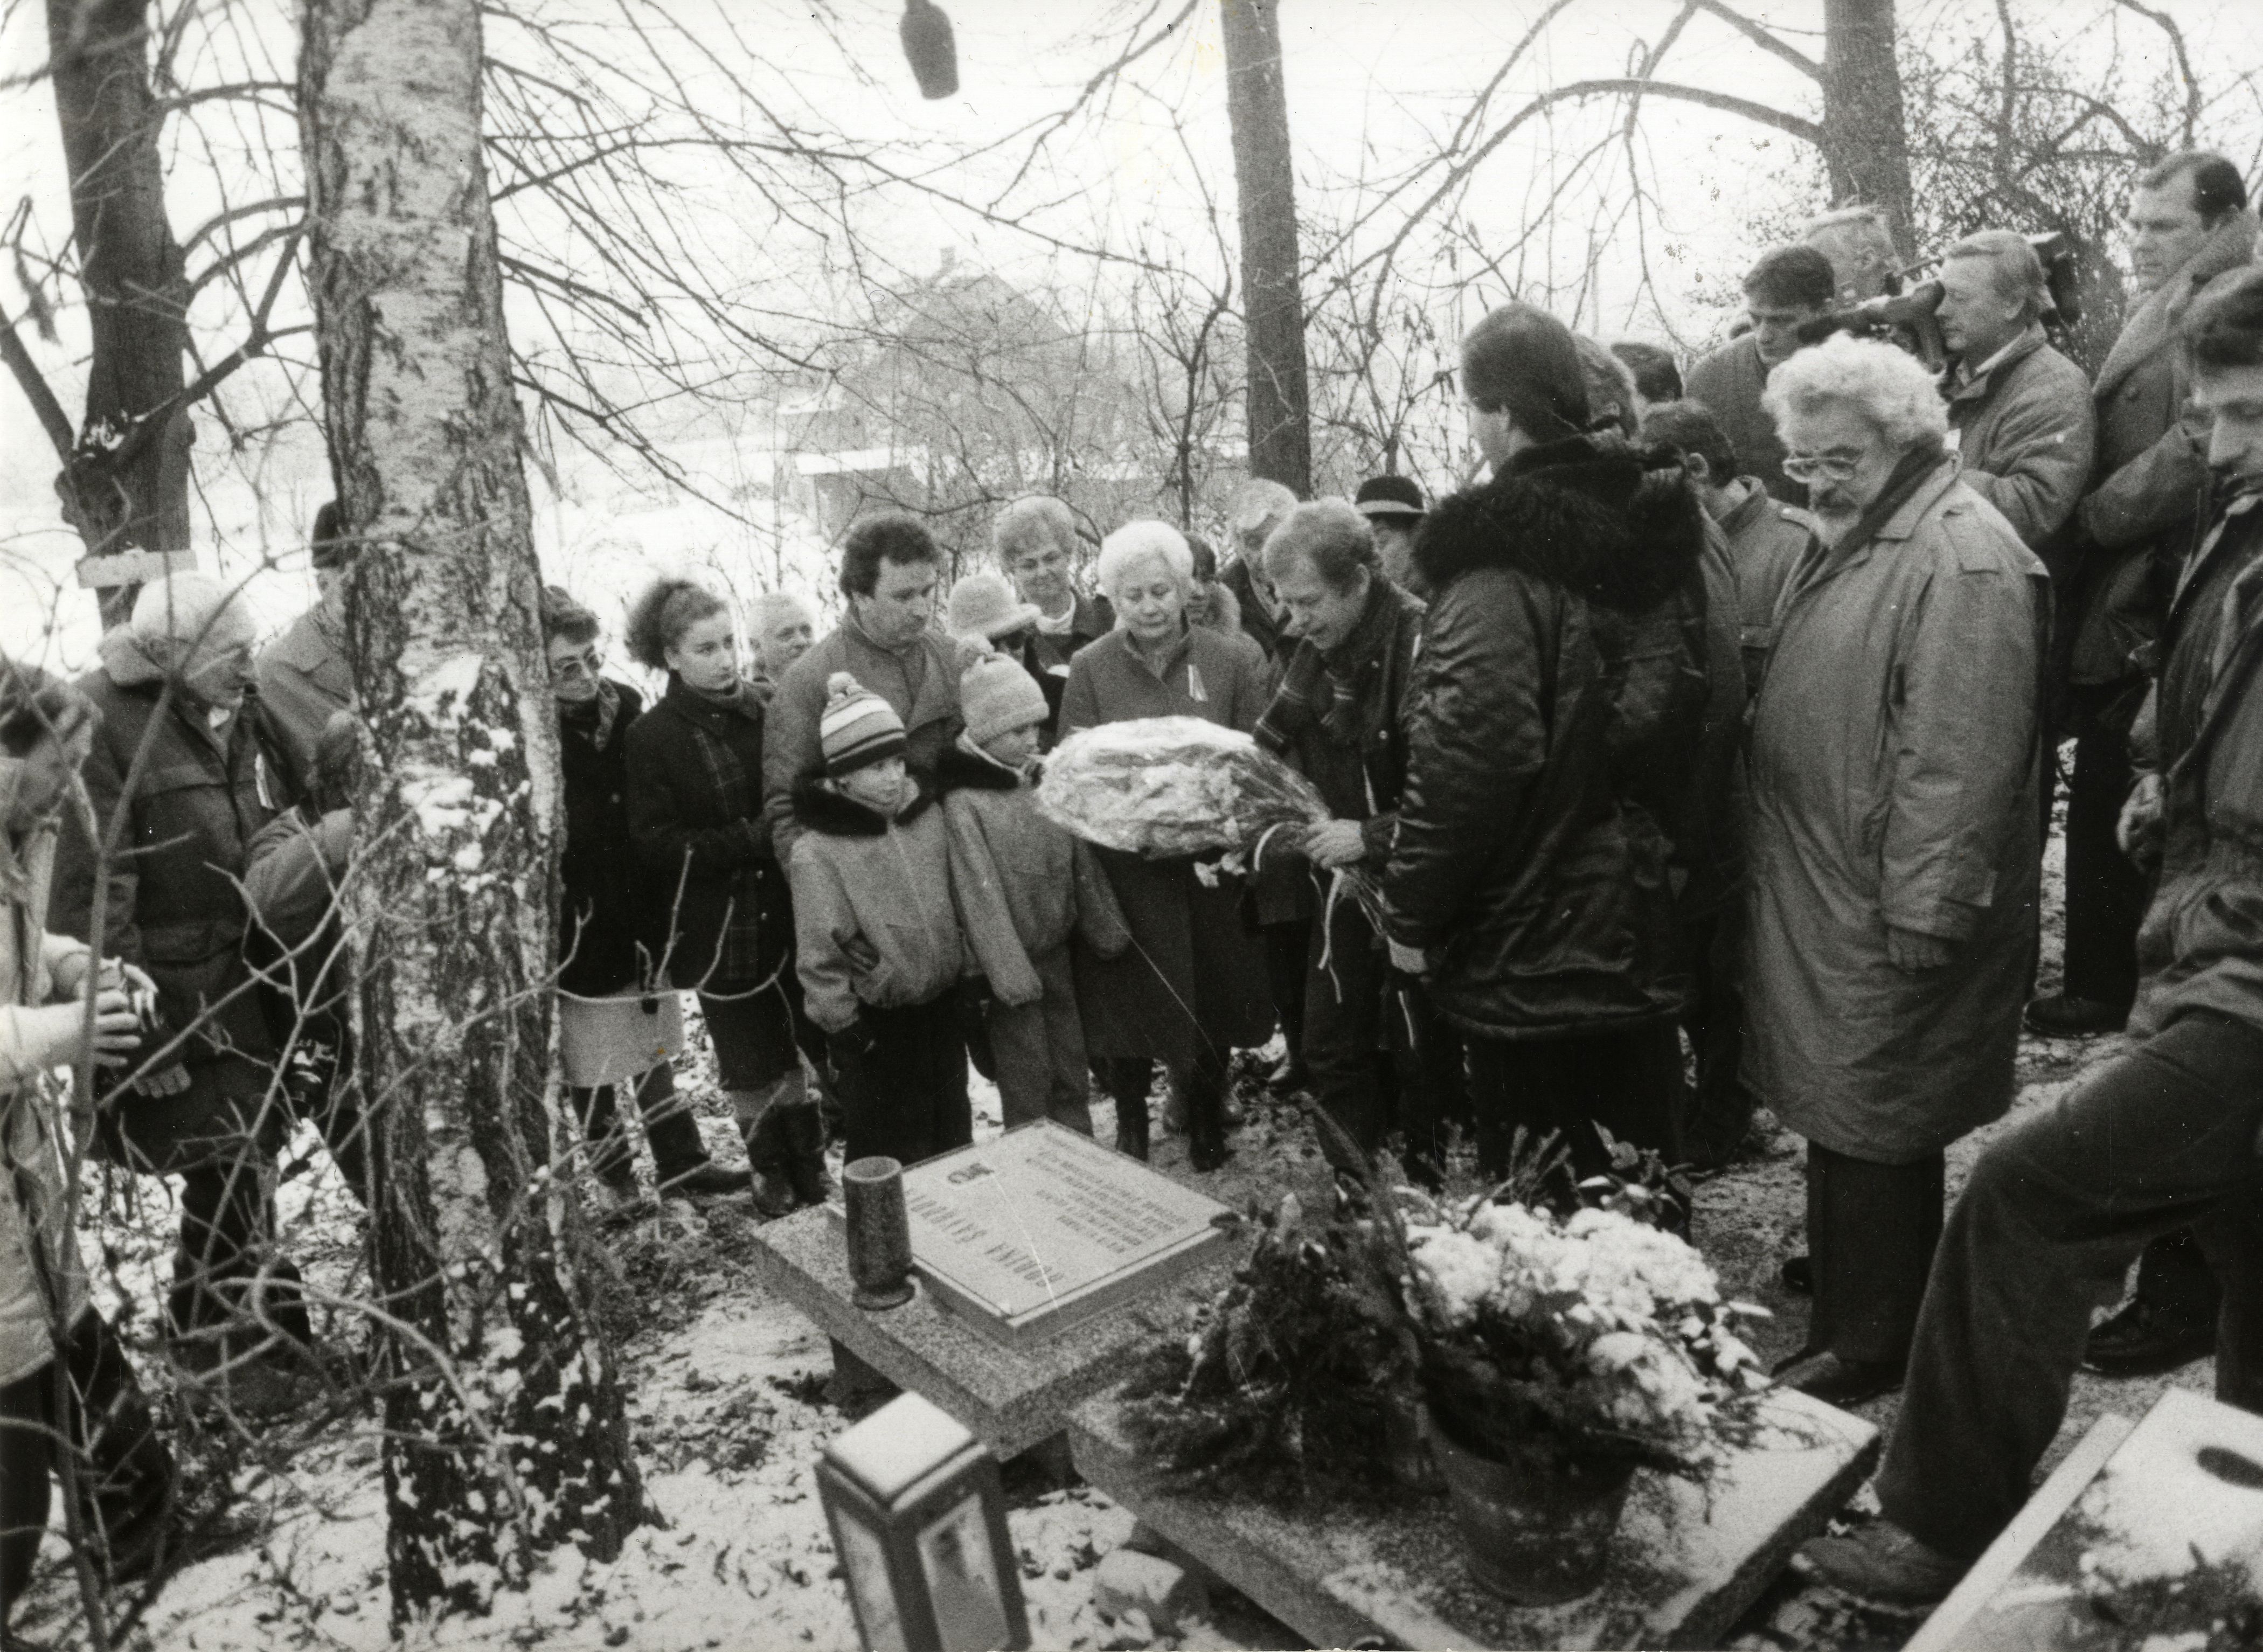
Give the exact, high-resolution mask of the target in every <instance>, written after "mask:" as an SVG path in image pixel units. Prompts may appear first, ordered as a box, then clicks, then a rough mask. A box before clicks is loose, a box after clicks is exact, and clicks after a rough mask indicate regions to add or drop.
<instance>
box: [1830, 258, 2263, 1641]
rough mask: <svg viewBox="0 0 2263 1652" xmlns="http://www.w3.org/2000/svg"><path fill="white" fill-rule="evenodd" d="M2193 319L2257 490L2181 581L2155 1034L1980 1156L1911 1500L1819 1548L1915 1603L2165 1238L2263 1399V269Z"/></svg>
mask: <svg viewBox="0 0 2263 1652" xmlns="http://www.w3.org/2000/svg"><path fill="white" fill-rule="evenodd" d="M2186 331H2187V336H2188V337H2189V338H2190V341H2191V345H2192V352H2193V359H2194V407H2195V408H2196V409H2199V410H2200V411H2201V412H2202V414H2203V415H2205V416H2209V417H2212V419H2213V422H2214V429H2213V432H2212V434H2211V436H2210V438H2209V446H2208V450H2207V453H2208V459H2209V463H2210V464H2211V465H2212V466H2213V467H2215V468H2216V471H2217V472H2218V473H2219V474H2220V475H2224V476H2226V477H2227V478H2228V479H2229V482H2230V489H2231V494H2230V498H2229V500H2228V502H2227V503H2226V504H2225V505H2224V507H2223V510H2222V512H2221V514H2220V518H2219V520H2218V522H2217V524H2216V529H2215V531H2214V532H2213V533H2212V534H2211V535H2210V537H2209V540H2207V542H2206V545H2205V548H2204V549H2203V551H2202V554H2201V555H2200V556H2199V557H2198V559H2197V560H2196V561H2195V562H2194V565H2193V566H2192V567H2191V569H2189V570H2188V571H2187V573H2186V575H2185V576H2184V579H2183V582H2182V584H2181V586H2180V589H2179V591H2177V593H2176V598H2175V604H2174V606H2173V609H2172V611H2171V613H2170V618H2169V632H2168V637H2169V641H2170V645H2171V661H2172V663H2171V665H2170V666H2169V668H2168V669H2166V670H2164V672H2163V674H2162V676H2161V678H2160V681H2159V683H2158V685H2157V687H2156V688H2155V690H2154V718H2153V721H2154V724H2155V727H2156V728H2157V730H2158V738H2159V740H2160V747H2161V749H2160V755H2161V757H2163V759H2164V760H2165V761H2166V762H2167V764H2168V767H2167V769H2166V772H2165V779H2164V781H2163V783H2162V784H2161V786H2159V788H2158V792H2156V793H2152V794H2151V799H2150V800H2149V801H2144V802H2141V804H2140V807H2139V808H2137V809H2136V811H2134V815H2133V818H2132V819H2131V820H2130V821H2129V822H2128V825H2129V834H2128V835H2129V837H2130V838H2131V839H2132V841H2133V843H2136V844H2139V846H2141V847H2142V846H2144V844H2152V845H2154V846H2155V848H2156V849H2157V851H2158V853H2159V856H2160V883H2159V888H2158V893H2157V894H2156V895H2154V897H2153V901H2152V904H2151V908H2150V909H2149V910H2148V911H2147V913H2146V917H2145V921H2144V927H2143V930H2142V932H2141V933H2140V935H2139V938H2138V943H2137V946H2138V953H2139V958H2140V965H2141V969H2142V972H2143V973H2142V981H2141V985H2140V986H2139V989H2138V993H2137V999H2136V1006H2135V1008H2134V1009H2133V1011H2131V1014H2130V1018H2129V1025H2130V1031H2131V1032H2132V1033H2133V1034H2134V1035H2135V1039H2136V1042H2135V1043H2134V1044H2133V1045H2132V1046H2131V1047H2130V1048H2129V1050H2128V1051H2127V1052H2126V1053H2124V1054H2122V1055H2120V1056H2118V1057H2117V1058H2115V1060H2114V1061H2112V1062H2111V1063H2109V1064H2108V1066H2106V1067H2104V1068H2102V1069H2100V1070H2099V1071H2098V1072H2096V1073H2095V1074H2094V1075H2093V1076H2091V1077H2089V1078H2087V1079H2086V1080H2085V1081H2084V1082H2083V1083H2081V1084H2079V1085H2078V1086H2077V1087H2076V1088H2075V1089H2074V1090H2072V1091H2071V1092H2070V1093H2069V1094H2068V1095H2066V1096H2065V1097H2064V1098H2061V1099H2060V1100H2058V1101H2057V1102H2056V1103H2054V1104H2053V1105H2051V1106H2050V1107H2049V1108H2047V1109H2046V1110H2044V1111H2042V1112H2038V1113H2035V1114H2034V1115H2033V1116H2031V1117H2029V1118H2028V1119H2025V1120H2023V1121H2022V1122H2021V1124H2020V1125H2019V1126H2018V1127H2016V1128H2014V1130H2012V1131H2010V1132H2009V1133H2008V1134H2005V1135H2003V1136H2001V1137H1999V1139H1998V1140H1997V1141H1994V1142H1992V1144H1991V1145H1990V1146H1989V1148H1987V1150H1986V1151H1985V1153H1983V1154H1982V1155H1981V1156H1980V1159H1979V1161H1978V1162H1977V1163H1976V1164H1975V1165H1974V1166H1973V1167H1972V1175H1971V1179H1970V1181H1969V1182H1967V1183H1966V1185H1965V1188H1964V1192H1963V1197H1962V1198H1961V1199H1959V1200H1958V1201H1957V1205H1956V1213H1955V1214H1954V1215H1953V1216H1952V1217H1951V1219H1950V1221H1949V1225H1948V1232H1947V1233H1946V1234H1945V1235H1943V1237H1942V1240H1941V1250H1940V1254H1939V1255H1938V1257H1936V1258H1935V1260H1934V1267H1933V1277H1932V1279H1931V1280H1930V1281H1929V1283H1928V1284H1927V1288H1926V1298H1925V1310H1924V1314H1923V1316H1922V1317H1921V1319H1920V1322H1919V1325H1918V1335H1917V1344H1916V1346H1915V1348H1914V1350H1913V1351H1912V1354H1911V1359H1910V1376H1909V1391H1908V1394H1907V1396H1906V1397H1905V1399H1904V1401H1903V1402H1902V1410H1901V1415H1900V1417H1899V1418H1898V1421H1897V1422H1896V1424H1895V1426H1894V1431H1893V1435H1892V1438H1891V1439H1890V1440H1889V1441H1888V1443H1887V1446H1886V1453H1885V1458H1884V1461H1883V1465H1882V1466H1881V1467H1880V1469H1879V1473H1878V1478H1877V1490H1878V1501H1879V1503H1881V1505H1883V1510H1884V1514H1885V1518H1884V1519H1883V1520H1880V1521H1877V1522H1876V1523H1874V1524H1873V1525H1869V1526H1868V1527H1866V1528H1864V1529H1863V1530H1862V1531H1861V1532H1858V1533H1856V1534H1855V1536H1853V1537H1850V1538H1840V1539H1830V1540H1822V1541H1818V1542H1816V1543H1813V1544H1811V1545H1810V1546H1809V1548H1808V1551H1807V1554H1808V1559H1809V1560H1810V1561H1811V1563H1812V1564H1813V1565H1814V1567H1815V1568H1816V1569H1817V1570H1818V1572H1820V1573H1821V1575H1822V1576H1824V1577H1825V1578H1826V1580H1828V1581H1829V1582H1831V1583H1833V1584H1836V1585H1838V1586H1839V1587H1840V1588H1843V1589H1847V1590H1851V1591H1853V1592H1855V1593H1858V1594H1861V1595H1862V1596H1865V1597H1867V1598H1871V1599H1875V1600H1878V1601H1881V1602H1883V1603H1886V1604H1890V1605H1900V1606H1909V1605H1921V1604H1924V1603H1926V1602H1927V1601H1930V1600H1936V1599H1939V1598H1941V1596H1942V1595H1944V1594H1946V1593H1947V1592H1948V1589H1949V1588H1950V1587H1951V1585H1953V1583H1955V1581H1956V1577H1957V1576H1958V1574H1959V1573H1960V1572H1962V1571H1963V1569H1965V1568H1966V1567H1968V1566H1970V1564H1971V1562H1972V1561H1973V1560H1974V1559H1975V1558H1977V1556H1978V1554H1980V1552H1981V1551H1982V1550H1983V1549H1984V1548H1985V1547H1987V1545H1988V1544H1989V1543H1990V1542H1991V1541H1992V1540H1994V1539H1995V1537H1996V1536H1997V1534H1998V1533H1999V1532H2001V1531H2002V1530H2003V1528H2004V1526H2005V1525H2006V1524H2008V1523H2009V1521H2010V1520H2011V1518H2012V1517H2013V1516H2014V1514H2016V1513H2017V1512H2018V1511H2019V1510H2020V1508H2021V1505H2022V1504H2023V1503H2025V1502H2026V1501H2027V1498H2028V1489H2029V1482H2030V1479H2031V1476H2032V1475H2033V1474H2034V1472H2035V1466H2036V1464H2037V1463H2038V1462H2040V1461H2041V1460H2042V1456H2043V1453H2045V1451H2047V1450H2048V1449H2049V1448H2050V1443H2051V1441H2052V1439H2053V1438H2054V1437H2055V1436H2056V1435H2057V1432H2058V1427H2059V1423H2060V1420H2061V1418H2062V1417H2064V1414H2065V1409H2066V1399H2067V1390H2068V1387H2069V1385H2070V1383H2071V1380H2072V1378H2073V1375H2074V1369H2075V1365H2076V1362H2077V1361H2078V1359H2080V1357H2081V1354H2082V1349H2083V1344H2084V1339H2085V1337H2086V1334H2087V1332H2088V1330H2089V1326H2090V1313H2091V1306H2092V1304H2093V1302H2094V1301H2097V1300H2098V1297H2099V1296H2100V1294H2101V1293H2103V1292H2105V1291H2108V1290H2111V1289H2112V1288H2113V1287H2114V1286H2115V1283H2116V1282H2117V1281H2118V1280H2120V1279H2122V1276H2123V1274H2124V1272H2126V1271H2127V1270H2128V1268H2129V1263H2130V1261H2131V1260H2132V1259H2133V1258H2134V1257H2135V1256H2136V1253H2137V1250H2138V1249H2139V1247H2140V1246H2141V1245H2143V1244H2144V1243H2145V1241H2146V1240H2147V1238H2148V1237H2149V1236H2151V1235H2158V1234H2162V1233H2166V1232H2170V1231H2173V1230H2175V1229H2178V1228H2185V1227H2187V1226H2190V1227H2191V1228H2193V1229H2194V1232H2195V1233H2196V1234H2197V1235H2199V1237H2200V1242H2201V1243H2202V1246H2203V1248H2204V1249H2205V1250H2207V1252H2208V1254H2209V1257H2210V1259H2211V1261H2212V1262H2213V1263H2214V1264H2215V1267H2216V1274H2217V1277H2218V1278H2219V1279H2222V1280H2223V1285H2224V1289H2225V1293H2226V1300H2225V1302H2224V1308H2223V1315H2222V1317H2221V1318H2220V1319H2219V1321H2218V1322H2217V1333H2216V1397H2217V1398H2218V1399H2220V1400H2222V1401H2224V1402H2226V1403H2228V1404H2232V1405H2237V1406H2240V1407H2243V1408H2245V1409H2248V1410H2257V1411H2263V1157H2259V1155H2258V1143H2259V1139H2263V1138H2259V1131H2263V924H2259V922H2258V919H2257V916H2256V915H2257V914H2258V913H2259V912H2263V877H2259V875H2258V872H2257V862H2256V859H2255V854H2254V850H2253V847H2252V845H2253V844H2255V843H2256V842H2257V841H2258V840H2259V838H2263V573H2259V571H2258V553H2259V550H2263V510H2259V509H2257V508H2256V507H2257V502H2258V500H2259V499H2263V275H2259V274H2254V273H2250V274H2247V275H2245V276H2244V277H2243V278H2242V279H2240V280H2239V281H2238V283H2237V284H2236V285H2235V286H2232V287H2231V288H2230V289H2229V290H2228V291H2219V292H2218V293H2211V294H2209V296H2208V297H2207V298H2206V299H2204V300H2203V301H2202V303H2201V304H2199V305H2197V306H2195V307H2194V310H2193V312H2192V319H2191V321H2190V322H2188V323H2187V329H2186ZM2188 638H2189V639H2191V641H2187V639H2188ZM2156 810H2158V813H2156V812H2155V811H2156Z"/></svg>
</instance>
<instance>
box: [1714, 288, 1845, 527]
mask: <svg viewBox="0 0 2263 1652" xmlns="http://www.w3.org/2000/svg"><path fill="white" fill-rule="evenodd" d="M1838 282H1839V278H1838V276H1837V274H1836V273H1835V272H1833V270H1832V268H1831V260H1830V259H1829V258H1828V257H1825V256H1824V255H1823V254H1822V253H1821V252H1818V250H1816V249H1814V248H1813V247H1806V246H1794V247H1777V248H1775V250H1773V251H1770V252H1768V253H1765V254H1763V255H1762V256H1761V261H1760V262H1759V263H1758V264H1754V265H1753V271H1752V273H1751V274H1750V275H1747V276H1746V278H1745V317H1746V320H1747V321H1749V322H1751V323H1752V327H1751V330H1749V331H1747V332H1746V333H1745V334H1744V335H1743V336H1742V337H1736V338H1732V339H1731V340H1730V341H1729V342H1728V343H1727V344H1723V345H1722V346H1721V347H1720V348H1719V349H1718V350H1716V351H1713V352H1712V353H1711V354H1710V355H1708V356H1705V357H1703V358H1702V359H1700V360H1699V361H1698V362H1697V364H1696V366H1693V367H1691V368H1690V369H1689V375H1688V385H1689V399H1690V400H1691V401H1692V402H1703V403H1704V404H1705V405H1706V406H1707V407H1709V408H1710V409H1713V417H1716V418H1717V419H1719V420H1720V421H1721V428H1722V429H1723V430H1724V431H1727V432H1728V435H1729V440H1730V442H1731V444H1732V445H1733V446H1735V448H1736V450H1737V459H1738V460H1739V465H1738V468H1739V470H1740V471H1741V472H1742V473H1744V474H1745V475H1753V476H1758V477H1759V478H1760V479H1761V486H1762V487H1764V488H1766V489H1768V492H1769V493H1770V494H1771V495H1772V496H1775V498H1778V499H1782V500H1783V501H1784V502H1785V503H1786V504H1805V503H1806V500H1807V490H1806V489H1804V488H1802V487H1801V486H1800V485H1799V484H1798V483H1797V482H1794V481H1793V480H1792V479H1791V478H1790V477H1789V476H1787V475H1784V474H1783V443H1782V441H1781V440H1779V439H1778V438H1777V436H1776V433H1775V421H1774V420H1773V419H1771V418H1769V417H1768V413H1767V411H1766V410H1765V409H1763V408H1762V407H1761V391H1762V390H1764V389H1766V388H1768V374H1769V373H1772V372H1774V371H1775V367H1776V365H1777V364H1778V363H1780V362H1782V361H1785V360H1788V359H1789V358H1790V356H1791V353H1792V351H1795V350H1797V349H1798V348H1799V324H1800V323H1801V322H1806V321H1812V320H1813V319H1814V318H1815V317H1817V316H1818V315H1822V314H1823V313H1824V312H1825V311H1826V310H1827V309H1829V308H1831V302H1832V299H1833V294H1834V293H1836V292H1837V290H1838Z"/></svg>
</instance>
